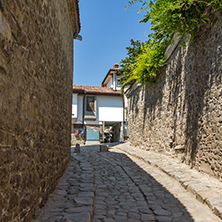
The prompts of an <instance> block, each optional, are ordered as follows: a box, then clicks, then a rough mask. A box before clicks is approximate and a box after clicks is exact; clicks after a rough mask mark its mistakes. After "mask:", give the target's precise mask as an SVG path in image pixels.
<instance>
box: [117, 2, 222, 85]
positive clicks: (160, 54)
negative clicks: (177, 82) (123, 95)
mask: <svg viewBox="0 0 222 222" xmlns="http://www.w3.org/2000/svg"><path fill="white" fill-rule="evenodd" d="M136 2H140V3H141V8H140V10H145V11H146V15H145V18H144V19H143V20H141V21H140V22H147V21H150V22H151V24H152V26H151V30H152V31H153V32H152V33H151V34H150V35H149V36H148V37H149V38H150V40H149V42H147V43H145V44H142V43H140V44H141V45H140V46H139V48H138V52H139V54H137V55H136V58H135V57H134V59H133V60H132V61H131V60H130V58H129V57H126V58H125V59H124V60H122V61H121V66H122V67H123V68H125V67H127V66H129V67H130V69H128V70H127V75H125V74H124V71H125V70H124V69H122V70H121V71H122V73H123V76H124V75H125V76H124V78H123V81H122V82H123V86H124V85H126V84H128V83H129V82H132V81H139V82H140V83H142V84H146V83H147V82H152V81H153V77H155V76H156V72H157V70H158V69H159V67H160V66H162V65H163V63H164V50H165V48H166V46H167V44H169V42H171V44H172V43H173V42H172V39H173V35H174V33H178V34H179V35H180V38H181V40H182V41H186V38H187V36H191V38H192V39H193V40H194V39H195V36H196V33H197V31H198V29H199V27H200V24H201V23H208V22H209V21H210V18H211V15H212V14H213V13H214V12H215V11H217V10H219V9H222V1H221V0H167V1H166V0H150V1H149V2H148V1H144V0H132V1H129V2H128V5H127V6H126V7H129V6H130V5H132V4H134V3H136ZM135 46H136V45H135ZM141 46H142V47H143V49H141ZM129 49H130V48H129V47H128V50H129ZM134 50H135V49H134ZM128 53H129V51H128ZM128 56H129V54H128ZM128 59H129V60H128Z"/></svg>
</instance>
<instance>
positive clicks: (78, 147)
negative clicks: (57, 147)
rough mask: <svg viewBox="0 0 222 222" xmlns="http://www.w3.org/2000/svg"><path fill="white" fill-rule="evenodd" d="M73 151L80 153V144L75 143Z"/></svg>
mask: <svg viewBox="0 0 222 222" xmlns="http://www.w3.org/2000/svg"><path fill="white" fill-rule="evenodd" d="M74 152H75V153H80V145H79V144H78V143H77V144H76V148H75V151H74Z"/></svg>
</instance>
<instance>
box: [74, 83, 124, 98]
mask: <svg viewBox="0 0 222 222" xmlns="http://www.w3.org/2000/svg"><path fill="white" fill-rule="evenodd" d="M73 93H80V94H91V95H92V94H93V95H108V96H121V91H120V90H116V91H115V90H113V89H111V88H108V87H100V86H80V85H73Z"/></svg>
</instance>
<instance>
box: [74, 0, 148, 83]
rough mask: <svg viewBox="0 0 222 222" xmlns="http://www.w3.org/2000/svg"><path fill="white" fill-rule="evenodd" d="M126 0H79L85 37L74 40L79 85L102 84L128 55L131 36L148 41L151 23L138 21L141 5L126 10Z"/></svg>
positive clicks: (82, 29)
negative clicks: (115, 64)
mask: <svg viewBox="0 0 222 222" xmlns="http://www.w3.org/2000/svg"><path fill="white" fill-rule="evenodd" d="M127 2H128V1H127V0H80V1H79V7H80V22H81V31H80V33H79V34H80V35H82V38H83V40H82V41H79V40H74V73H73V74H74V77H73V83H74V84H78V85H88V86H101V82H102V80H103V79H104V77H105V75H106V74H107V72H108V70H109V69H110V68H112V67H113V64H114V63H119V62H120V60H121V59H123V58H125V57H126V53H127V50H126V47H127V46H129V45H130V39H134V40H141V41H145V40H147V39H148V37H147V36H148V34H149V33H150V31H149V28H150V25H149V24H148V23H139V20H140V19H142V18H143V17H144V12H141V13H137V10H138V9H139V6H140V4H136V5H134V6H131V7H129V8H128V9H125V8H124V6H125V5H127Z"/></svg>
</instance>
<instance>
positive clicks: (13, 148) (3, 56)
mask: <svg viewBox="0 0 222 222" xmlns="http://www.w3.org/2000/svg"><path fill="white" fill-rule="evenodd" d="M79 31H80V24H79V12H78V0H67V1H65V0H64V1H62V0H53V1H51V0H39V1H26V0H0V113H1V115H0V221H4V222H6V221H31V218H32V216H33V215H34V213H35V211H36V209H37V208H38V207H40V206H42V205H43V204H44V202H45V201H46V200H47V197H48V195H49V193H50V192H52V191H53V189H54V187H55V186H56V184H57V181H58V179H59V178H60V176H61V175H62V174H63V171H64V170H65V169H66V166H67V164H68V163H69V160H70V145H71V144H70V141H71V138H70V134H71V114H72V110H71V101H72V76H73V35H75V34H78V32H79Z"/></svg>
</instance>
